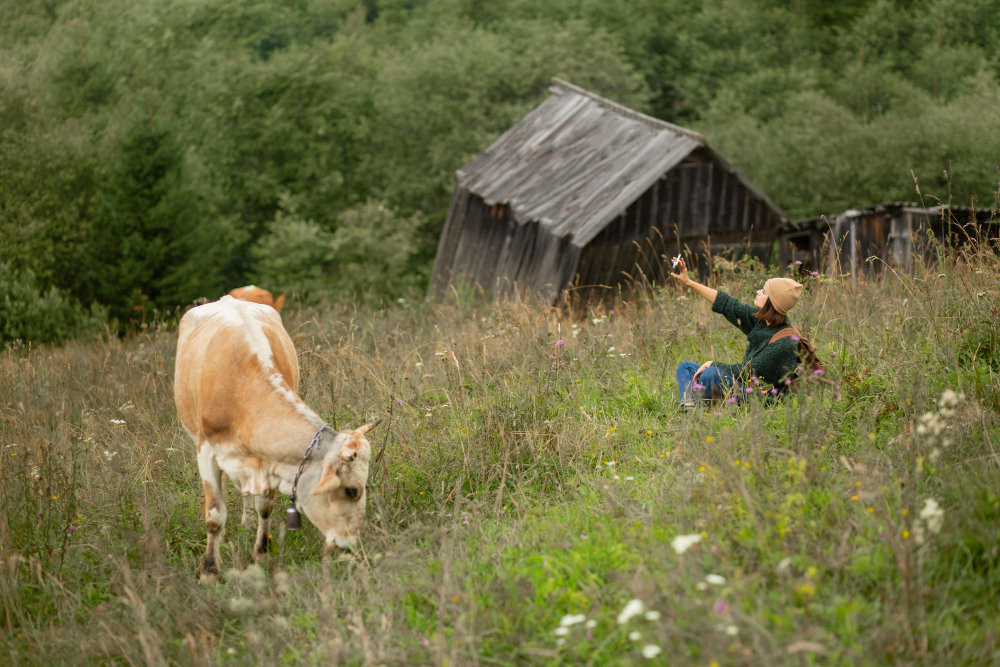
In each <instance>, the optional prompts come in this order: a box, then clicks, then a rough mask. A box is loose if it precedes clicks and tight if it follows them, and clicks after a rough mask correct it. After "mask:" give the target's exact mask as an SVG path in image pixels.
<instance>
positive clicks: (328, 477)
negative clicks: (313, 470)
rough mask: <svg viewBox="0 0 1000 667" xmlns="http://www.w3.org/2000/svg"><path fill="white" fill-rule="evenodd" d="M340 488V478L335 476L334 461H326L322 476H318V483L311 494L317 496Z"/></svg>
mask: <svg viewBox="0 0 1000 667" xmlns="http://www.w3.org/2000/svg"><path fill="white" fill-rule="evenodd" d="M338 488H340V476H338V475H337V464H336V463H335V462H334V461H326V462H325V463H324V464H323V474H322V475H320V478H319V482H317V483H316V486H315V487H313V490H312V494H311V495H314V496H318V495H320V494H323V493H329V492H330V491H336V490H337V489H338Z"/></svg>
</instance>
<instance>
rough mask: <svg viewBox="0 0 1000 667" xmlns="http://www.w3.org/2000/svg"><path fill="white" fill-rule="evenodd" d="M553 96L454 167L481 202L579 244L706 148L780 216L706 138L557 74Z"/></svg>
mask: <svg viewBox="0 0 1000 667" xmlns="http://www.w3.org/2000/svg"><path fill="white" fill-rule="evenodd" d="M550 90H551V91H552V95H551V96H550V97H549V98H548V99H547V100H545V101H544V102H543V103H542V104H541V105H539V106H538V107H537V108H535V109H534V110H533V111H532V112H531V113H529V114H528V115H527V116H525V117H524V118H523V119H522V120H521V122H519V123H518V124H517V125H515V126H514V127H512V128H511V129H509V130H508V131H507V132H505V133H504V134H503V135H502V136H501V137H500V138H499V139H497V140H496V141H495V142H494V143H493V145H492V146H490V147H489V148H487V149H486V150H484V151H482V152H480V153H479V154H478V155H476V156H475V157H474V158H473V159H472V161H471V162H469V163H468V164H467V165H465V166H464V167H463V168H462V169H461V170H459V172H458V182H459V185H461V186H462V187H464V188H466V189H467V190H469V191H470V192H473V193H475V194H477V195H479V196H480V197H481V198H482V199H483V200H484V201H485V202H486V203H487V204H489V205H491V206H492V205H494V204H507V205H509V206H510V209H511V214H512V215H513V217H514V219H515V220H517V222H518V223H520V224H525V223H528V222H532V221H538V222H539V223H541V224H542V225H543V226H545V227H546V228H547V229H548V230H549V232H550V233H552V234H554V235H555V236H558V237H564V236H568V237H570V240H571V242H572V243H573V244H574V245H576V246H578V247H583V246H585V245H587V243H589V242H590V241H591V240H592V239H593V238H594V237H595V236H597V235H598V234H599V233H600V232H601V230H602V229H604V227H605V226H606V225H607V224H608V223H609V222H611V221H612V220H613V219H614V218H615V217H617V216H618V215H620V214H621V213H622V212H623V211H624V210H625V209H626V208H627V207H628V206H629V204H631V203H632V202H633V201H635V200H636V199H637V198H638V197H639V196H641V195H642V194H643V193H644V192H645V191H646V190H648V189H649V188H650V187H651V186H652V185H653V183H655V182H656V181H657V180H658V179H659V178H660V177H662V176H663V175H664V174H665V173H666V172H668V171H670V170H671V169H673V168H674V167H675V166H677V165H678V164H679V163H680V162H681V161H682V160H684V158H686V157H687V156H688V155H690V154H691V152H692V151H693V150H695V149H697V148H704V149H706V150H708V151H709V152H710V153H711V154H712V157H713V158H714V159H716V160H718V161H719V162H720V163H721V164H723V165H724V166H725V167H726V168H727V169H728V170H729V171H731V172H732V173H733V175H734V176H736V177H737V178H738V179H739V180H740V181H741V182H742V183H743V185H745V186H746V187H747V188H748V189H749V190H750V191H751V192H753V193H754V195H756V196H757V197H759V198H761V199H762V200H763V201H764V202H765V203H766V204H767V205H768V206H769V207H771V208H772V209H773V210H774V211H775V213H777V214H778V216H779V217H782V218H786V217H787V216H785V214H784V213H783V212H782V211H781V209H779V208H778V207H777V206H775V205H774V203H773V202H772V201H771V200H770V199H769V198H768V197H767V195H765V194H764V193H763V192H762V191H761V190H760V189H759V188H758V187H757V186H755V185H754V184H753V183H752V182H750V179H748V178H747V177H746V176H745V175H743V174H742V173H741V172H739V170H737V169H736V168H735V167H733V166H732V165H730V164H729V163H728V162H727V161H726V160H725V158H723V157H722V156H721V155H719V154H718V153H717V152H716V151H715V150H714V149H713V148H712V147H711V146H710V145H709V143H708V140H707V139H706V138H705V137H704V136H702V135H700V134H698V133H697V132H692V131H691V130H687V129H685V128H683V127H679V126H677V125H672V124H670V123H666V122H664V121H661V120H657V119H655V118H652V117H650V116H646V115H644V114H641V113H639V112H637V111H633V110H631V109H628V108H626V107H623V106H621V105H620V104H616V103H614V102H611V101H610V100H606V99H604V98H602V97H599V96H597V95H594V94H593V93H590V92H587V91H586V90H583V89H582V88H578V87H576V86H574V85H572V84H569V83H566V82H565V81H561V80H559V79H553V80H552V87H551V88H550Z"/></svg>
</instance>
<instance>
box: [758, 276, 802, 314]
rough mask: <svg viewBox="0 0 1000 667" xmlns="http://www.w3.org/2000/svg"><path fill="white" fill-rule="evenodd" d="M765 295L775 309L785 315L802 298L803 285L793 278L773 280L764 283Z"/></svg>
mask: <svg viewBox="0 0 1000 667" xmlns="http://www.w3.org/2000/svg"><path fill="white" fill-rule="evenodd" d="M764 294H766V295H767V298H768V299H770V300H771V305H772V306H774V309H775V310H776V311H778V312H779V313H781V314H782V315H784V314H785V313H787V312H788V311H790V310H791V309H792V307H793V306H795V302H796V301H798V300H799V297H800V296H802V283H797V282H795V281H794V280H792V279H791V278H771V279H770V280H768V281H767V282H766V283H764Z"/></svg>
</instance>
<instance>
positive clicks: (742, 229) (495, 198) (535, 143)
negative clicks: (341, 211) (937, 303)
mask: <svg viewBox="0 0 1000 667" xmlns="http://www.w3.org/2000/svg"><path fill="white" fill-rule="evenodd" d="M550 91H551V93H552V94H551V96H550V97H549V98H548V99H546V100H545V101H544V102H543V103H542V104H541V105H540V106H538V107H537V108H536V109H534V110H533V111H532V112H531V113H529V114H528V115H527V116H525V117H524V119H522V120H521V122H519V123H518V124H517V125H515V126H514V127H512V128H511V129H510V130H508V131H507V132H505V133H504V134H503V135H502V136H501V137H500V138H499V139H497V140H496V141H495V142H494V143H493V145H492V146H490V147H489V148H487V149H486V150H484V151H482V152H480V153H479V154H478V155H476V156H475V157H474V158H473V159H472V161H471V162H469V163H468V164H467V165H465V166H464V167H462V168H461V169H460V170H459V171H458V173H457V178H456V185H455V192H454V194H453V195H452V199H451V205H450V208H449V211H448V217H447V220H446V221H445V225H444V231H443V232H442V234H441V240H440V242H439V244H438V251H437V258H436V260H435V262H434V271H433V274H432V276H431V280H430V285H429V287H428V294H429V295H431V296H437V297H440V296H443V295H444V294H445V293H446V291H447V290H448V286H449V285H450V284H452V283H453V282H459V281H466V282H468V283H469V284H472V285H478V286H480V287H481V288H482V289H483V290H484V291H485V292H486V293H487V294H488V295H489V296H490V297H491V298H497V297H498V296H500V295H502V294H505V293H509V292H512V291H515V290H534V291H537V292H539V293H541V294H542V295H543V296H544V297H545V298H548V299H549V300H552V301H554V300H555V299H557V298H558V297H559V295H560V294H561V293H562V292H563V290H566V289H568V288H571V287H572V288H574V289H576V288H581V289H588V288H590V289H606V288H608V287H615V286H617V285H620V284H623V283H626V284H627V283H629V282H630V281H632V280H650V281H653V282H656V281H661V280H663V277H664V276H663V270H664V268H669V264H668V263H667V262H666V261H665V260H664V259H663V256H664V255H676V254H677V253H678V252H685V253H686V254H690V255H704V254H705V253H706V251H708V252H710V253H713V254H719V253H723V252H729V253H731V254H734V255H738V254H746V253H751V254H754V255H756V256H758V257H759V258H761V259H762V260H764V261H767V260H768V259H769V258H770V253H771V248H772V246H773V245H774V241H775V240H776V238H777V228H778V225H779V224H780V223H781V222H782V221H784V220H785V219H786V217H785V215H784V213H783V212H782V211H781V209H779V208H778V207H777V206H775V204H774V203H773V202H772V201H771V200H770V199H769V198H768V197H767V195H765V194H764V193H763V192H762V191H761V190H760V189H759V188H758V187H756V186H755V185H754V184H753V183H751V182H750V179H748V178H747V177H746V176H745V175H744V174H742V173H741V172H740V171H739V170H737V169H736V168H734V167H733V166H732V165H731V164H729V162H727V161H726V159H725V158H724V157H722V155H720V154H719V153H718V152H717V151H716V150H715V149H713V148H712V147H711V145H709V143H708V140H707V139H705V137H703V136H702V135H700V134H698V133H696V132H692V131H690V130H686V129H684V128H682V127H678V126H677V125H672V124H670V123H665V122H663V121H660V120H657V119H655V118H651V117H649V116H646V115H643V114H641V113H638V112H636V111H632V110H631V109H628V108H626V107H623V106H621V105H619V104H615V103H614V102H611V101H609V100H606V99H604V98H602V97H599V96H597V95H595V94H593V93H590V92H587V91H586V90H583V89H581V88H578V87H576V86H573V85H571V84H569V83H566V82H564V81H561V80H559V79H553V84H552V87H551V88H550Z"/></svg>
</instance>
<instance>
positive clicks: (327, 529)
mask: <svg viewBox="0 0 1000 667" xmlns="http://www.w3.org/2000/svg"><path fill="white" fill-rule="evenodd" d="M376 424H378V422H375V423H374V424H366V425H364V426H360V427H358V428H356V429H355V430H353V431H341V432H340V433H337V434H335V435H334V436H333V438H332V442H330V444H329V445H328V446H327V447H326V455H325V456H324V457H323V460H322V462H321V463H320V465H319V466H318V468H319V471H318V480H317V481H316V484H315V485H314V486H313V487H312V490H310V491H309V492H308V493H307V494H306V495H305V496H303V498H302V501H301V506H302V510H303V511H304V512H305V514H306V516H307V517H309V520H310V521H312V522H313V523H314V524H315V525H316V527H317V528H319V530H320V532H322V533H323V536H324V537H325V538H326V545H327V547H338V548H340V549H347V548H349V547H352V546H354V543H355V542H356V541H357V539H358V535H359V534H360V532H361V526H362V524H363V523H364V519H365V501H366V500H367V497H366V496H367V494H366V493H365V486H366V485H367V484H368V462H369V460H371V454H372V448H371V445H370V444H368V439H367V438H366V437H365V434H366V433H368V431H370V430H372V429H373V428H375V426H376Z"/></svg>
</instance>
